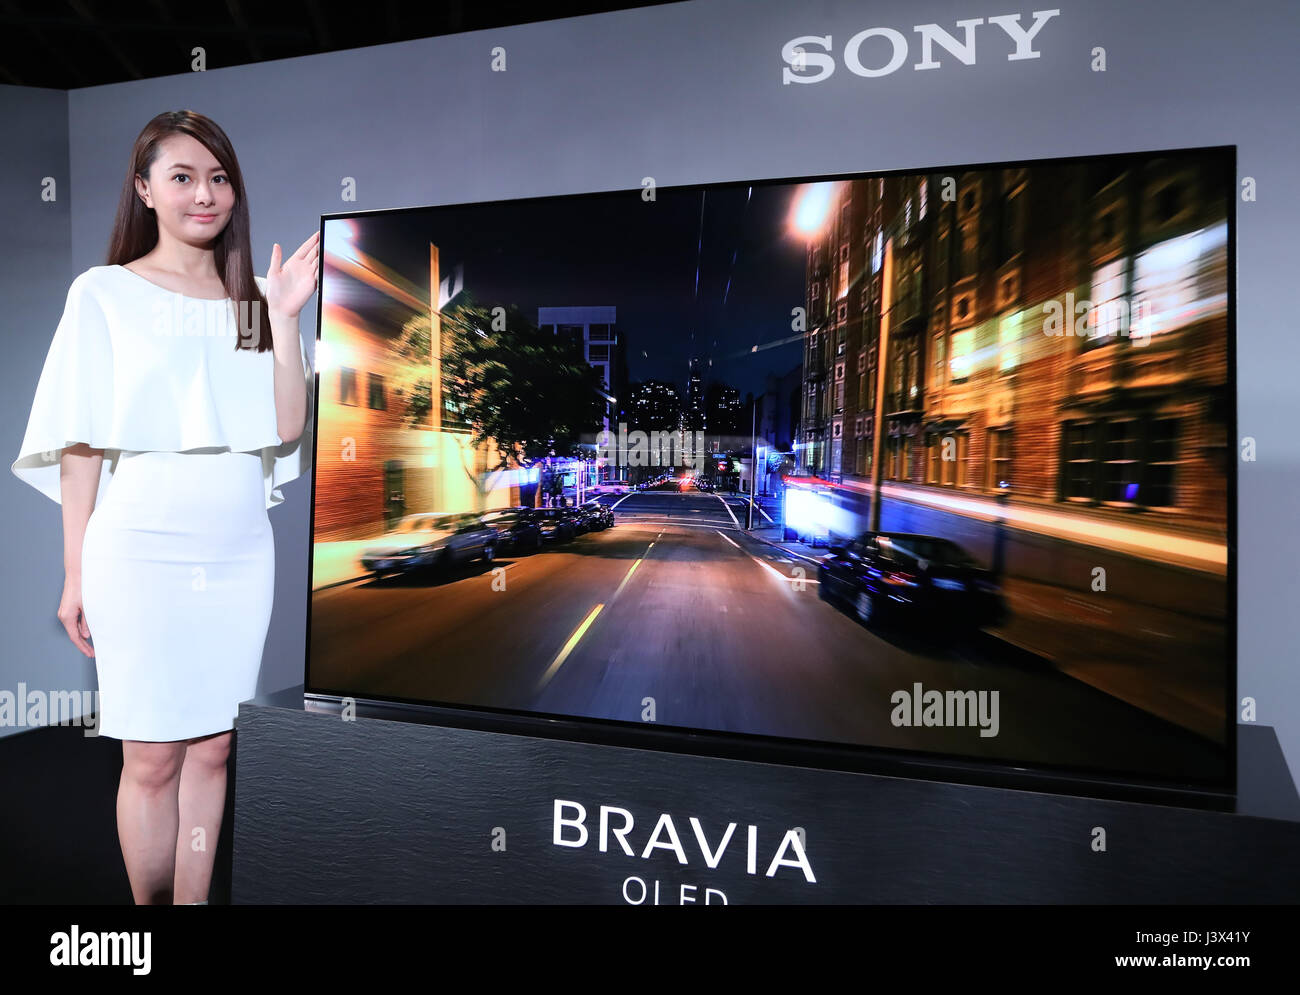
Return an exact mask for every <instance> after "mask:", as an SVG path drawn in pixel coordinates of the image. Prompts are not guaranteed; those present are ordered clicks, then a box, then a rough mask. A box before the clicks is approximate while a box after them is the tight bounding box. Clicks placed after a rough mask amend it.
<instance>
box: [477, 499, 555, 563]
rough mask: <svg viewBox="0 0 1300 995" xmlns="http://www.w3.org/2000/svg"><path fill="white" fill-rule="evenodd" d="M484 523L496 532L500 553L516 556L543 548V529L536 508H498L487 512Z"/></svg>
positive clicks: (497, 549) (497, 547)
mask: <svg viewBox="0 0 1300 995" xmlns="http://www.w3.org/2000/svg"><path fill="white" fill-rule="evenodd" d="M483 521H484V523H485V524H487V525H489V526H491V527H492V528H493V529H495V530H496V533H497V545H496V551H497V552H498V553H506V554H509V555H516V554H518V553H529V552H535V551H537V550H539V549H541V548H542V529H541V526H540V525H539V524H538V522H537V515H536V509H535V508H524V507H516V508H498V509H497V510H495V511H489V512H487V513H486V514H485V515H484V516H483Z"/></svg>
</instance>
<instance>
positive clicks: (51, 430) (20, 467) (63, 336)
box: [10, 273, 115, 504]
mask: <svg viewBox="0 0 1300 995" xmlns="http://www.w3.org/2000/svg"><path fill="white" fill-rule="evenodd" d="M113 419H114V404H113V345H112V339H111V337H110V335H109V327H108V321H107V319H106V317H105V315H104V312H103V309H102V308H101V307H100V305H99V302H98V300H96V298H95V295H94V294H93V293H91V291H90V288H89V286H88V283H87V276H86V274H84V273H83V274H82V275H81V276H78V277H77V278H76V279H75V280H73V281H72V285H71V286H70V287H69V288H68V297H67V301H66V302H65V304H64V308H63V317H62V318H60V319H59V324H58V327H57V328H55V330H54V338H53V340H52V341H51V342H50V348H49V352H48V353H47V354H46V356H45V365H44V367H43V368H42V369H41V375H40V378H39V380H37V383H36V395H35V397H34V399H33V400H32V407H31V413H30V415H29V416H28V419H27V430H26V432H25V433H24V435H23V442H22V446H21V447H20V448H19V450H18V458H17V459H15V460H14V461H13V464H12V465H11V467H10V469H12V470H13V472H14V474H15V475H16V476H17V477H18V479H19V480H23V481H26V482H27V483H29V484H31V485H32V486H33V487H35V488H36V489H37V490H38V491H40V492H41V493H42V494H44V495H45V496H46V497H48V498H50V499H51V500H53V501H55V502H57V503H59V504H62V503H63V495H62V486H61V483H60V479H59V478H60V464H61V458H62V456H63V451H64V450H65V449H66V448H68V447H69V446H73V445H76V444H77V443H85V444H86V445H88V446H90V447H92V448H94V449H104V448H109V447H110V446H111V440H112V438H113V435H114V431H115V429H114V425H113ZM104 462H105V465H104V467H103V469H102V473H101V478H100V487H101V490H102V488H103V486H104V483H105V482H106V480H107V479H108V477H109V470H108V466H107V463H108V461H107V460H105V461H104Z"/></svg>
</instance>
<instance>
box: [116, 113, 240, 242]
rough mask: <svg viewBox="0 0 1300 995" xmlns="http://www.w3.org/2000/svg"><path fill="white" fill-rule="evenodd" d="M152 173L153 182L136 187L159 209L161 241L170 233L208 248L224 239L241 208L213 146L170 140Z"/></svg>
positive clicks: (182, 137)
mask: <svg viewBox="0 0 1300 995" xmlns="http://www.w3.org/2000/svg"><path fill="white" fill-rule="evenodd" d="M159 148H160V149H161V152H160V154H159V156H158V158H157V159H156V160H154V164H153V165H152V166H151V167H150V168H149V180H148V182H147V183H146V182H144V181H142V180H141V179H140V177H138V176H137V177H136V180H135V188H136V191H137V192H138V193H139V195H140V199H141V200H143V201H144V203H145V204H146V205H147V206H149V207H152V208H153V209H154V214H155V216H156V217H157V219H158V231H159V238H162V237H163V235H162V233H163V232H164V231H165V232H166V233H167V234H168V235H170V236H171V237H172V238H175V239H177V240H179V241H182V242H188V243H189V244H190V245H207V244H208V243H210V242H211V241H212V240H213V239H214V238H216V237H217V236H218V235H220V234H221V232H222V230H223V229H224V228H225V227H226V225H227V224H228V223H229V221H230V213H231V211H232V210H233V209H234V206H235V190H234V187H232V186H231V183H230V177H229V176H228V175H227V174H226V171H225V170H224V169H222V168H221V165H220V163H218V162H217V159H216V157H215V156H214V155H213V154H212V153H211V152H209V151H208V149H207V147H206V146H205V145H204V144H203V143H202V142H200V141H198V140H197V139H194V138H191V137H190V136H189V135H170V136H169V137H167V138H165V139H163V141H162V143H161V145H160V146H159Z"/></svg>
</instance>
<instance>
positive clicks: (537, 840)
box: [232, 687, 1300, 905]
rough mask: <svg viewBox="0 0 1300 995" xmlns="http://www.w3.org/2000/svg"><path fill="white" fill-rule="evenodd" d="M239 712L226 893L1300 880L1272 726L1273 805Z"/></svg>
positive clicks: (301, 896)
mask: <svg viewBox="0 0 1300 995" xmlns="http://www.w3.org/2000/svg"><path fill="white" fill-rule="evenodd" d="M236 728H237V734H236V737H235V748H236V755H235V807H234V813H233V818H234V853H233V883H232V901H233V902H235V903H238V904H242V903H265V904H275V903H328V904H354V903H441V902H456V903H478V902H483V903H566V904H567V903H614V904H625V903H631V904H661V905H676V904H723V903H724V902H725V903H727V904H747V903H827V902H837V903H843V902H855V903H909V904H911V903H1071V904H1075V903H1079V904H1102V903H1124V904H1129V903H1131V904H1152V903H1155V904H1163V903H1188V904H1201V903H1231V904H1239V903H1293V902H1295V901H1296V900H1297V898H1298V897H1300V821H1291V820H1292V818H1294V816H1295V813H1296V809H1297V807H1300V806H1298V805H1297V799H1296V793H1295V788H1294V786H1293V784H1292V783H1291V780H1290V778H1289V776H1288V775H1287V770H1286V766H1285V763H1283V762H1282V756H1281V753H1280V751H1279V750H1278V746H1277V742H1276V739H1275V738H1274V737H1273V731H1272V730H1271V729H1269V728H1266V727H1249V726H1243V727H1240V729H1239V733H1240V735H1239V753H1240V759H1241V764H1240V766H1241V770H1242V772H1243V774H1242V784H1241V789H1240V792H1239V797H1240V798H1241V799H1242V802H1243V803H1244V802H1245V801H1247V800H1248V799H1249V800H1251V803H1252V808H1253V810H1255V811H1267V812H1268V813H1269V814H1270V815H1277V816H1279V817H1278V818H1260V817H1253V816H1245V815H1238V814H1231V813H1222V812H1213V811H1199V810H1195V809H1189V808H1179V807H1173V806H1166V805H1151V804H1144V803H1138V802H1126V801H1109V800H1094V799H1088V798H1077V797H1069V796H1063V795H1054V794H1045V793H1041V792H1036V791H1022V790H1012V789H1007V788H997V787H985V786H974V785H969V784H952V783H945V782H937V781H928V780H914V779H908V778H900V777H890V776H881V775H875V774H858V773H845V772H836V771H823V770H813V769H806V768H794V767H787V766H781V765H775V764H765V763H754V762H750V761H740V760H727V759H717V758H713V757H702V756H688V755H680V754H665V753H660V752H656V751H651V750H642V749H632V748H628V747H621V746H605V745H591V744H586V743H572V742H566V741H562V740H554V739H545V738H537V737H532V736H522V735H514V734H508V733H501V732H485V731H480V730H476V729H464V728H448V727H445V726H437V725H426V724H420V723H417V722H408V721H397V720H393V719H387V718H378V717H358V718H356V719H355V720H352V721H344V720H343V719H342V718H341V717H339V716H338V715H334V714H329V713H328V712H323V711H315V710H313V709H312V708H311V707H309V706H305V705H304V702H303V696H302V689H301V687H299V688H291V689H287V690H285V691H282V692H277V693H274V694H270V695H265V696H260V697H258V698H256V699H254V700H252V701H250V702H245V703H244V704H243V705H241V706H240V712H239V721H238V725H237V727H236ZM1265 802H1267V805H1268V807H1267V808H1265V807H1264V803H1265ZM1241 807H1245V805H1244V804H1242V806H1241ZM557 816H558V820H559V821H558V822H557ZM732 823H734V826H732V828H730V829H729V828H728V827H729V826H730V825H731V824H732ZM1103 832H1104V845H1105V848H1104V849H1101V848H1100V847H1099V845H1098V843H1097V841H1098V840H1100V839H1102V833H1103ZM602 844H603V849H602ZM629 851H630V852H629ZM810 878H811V880H810Z"/></svg>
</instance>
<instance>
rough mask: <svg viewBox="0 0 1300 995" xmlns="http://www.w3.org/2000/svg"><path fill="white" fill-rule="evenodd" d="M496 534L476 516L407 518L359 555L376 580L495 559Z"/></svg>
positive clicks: (410, 516) (362, 563)
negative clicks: (387, 576)
mask: <svg viewBox="0 0 1300 995" xmlns="http://www.w3.org/2000/svg"><path fill="white" fill-rule="evenodd" d="M496 544H497V533H496V530H495V529H492V528H490V527H489V526H487V525H485V524H484V523H483V520H482V519H481V518H479V517H478V516H477V515H469V514H445V515H407V516H405V517H404V518H401V519H399V520H398V522H397V527H396V528H394V529H393V530H392V531H391V532H387V533H385V534H384V535H383V536H381V537H380V538H379V539H378V540H376V541H375V542H374V543H373V544H371V545H369V546H367V547H366V548H365V549H364V550H363V551H362V553H361V566H362V567H363V568H364V569H366V570H369V571H370V572H371V573H373V574H374V575H375V577H376V578H380V577H383V576H384V575H385V574H396V573H405V572H407V571H409V570H420V569H425V568H428V567H438V568H440V569H441V568H444V567H449V566H451V565H453V564H456V563H465V562H467V561H469V560H473V559H478V558H480V557H481V558H482V559H484V560H486V561H488V562H491V561H492V559H493V558H494V557H495V556H496Z"/></svg>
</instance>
